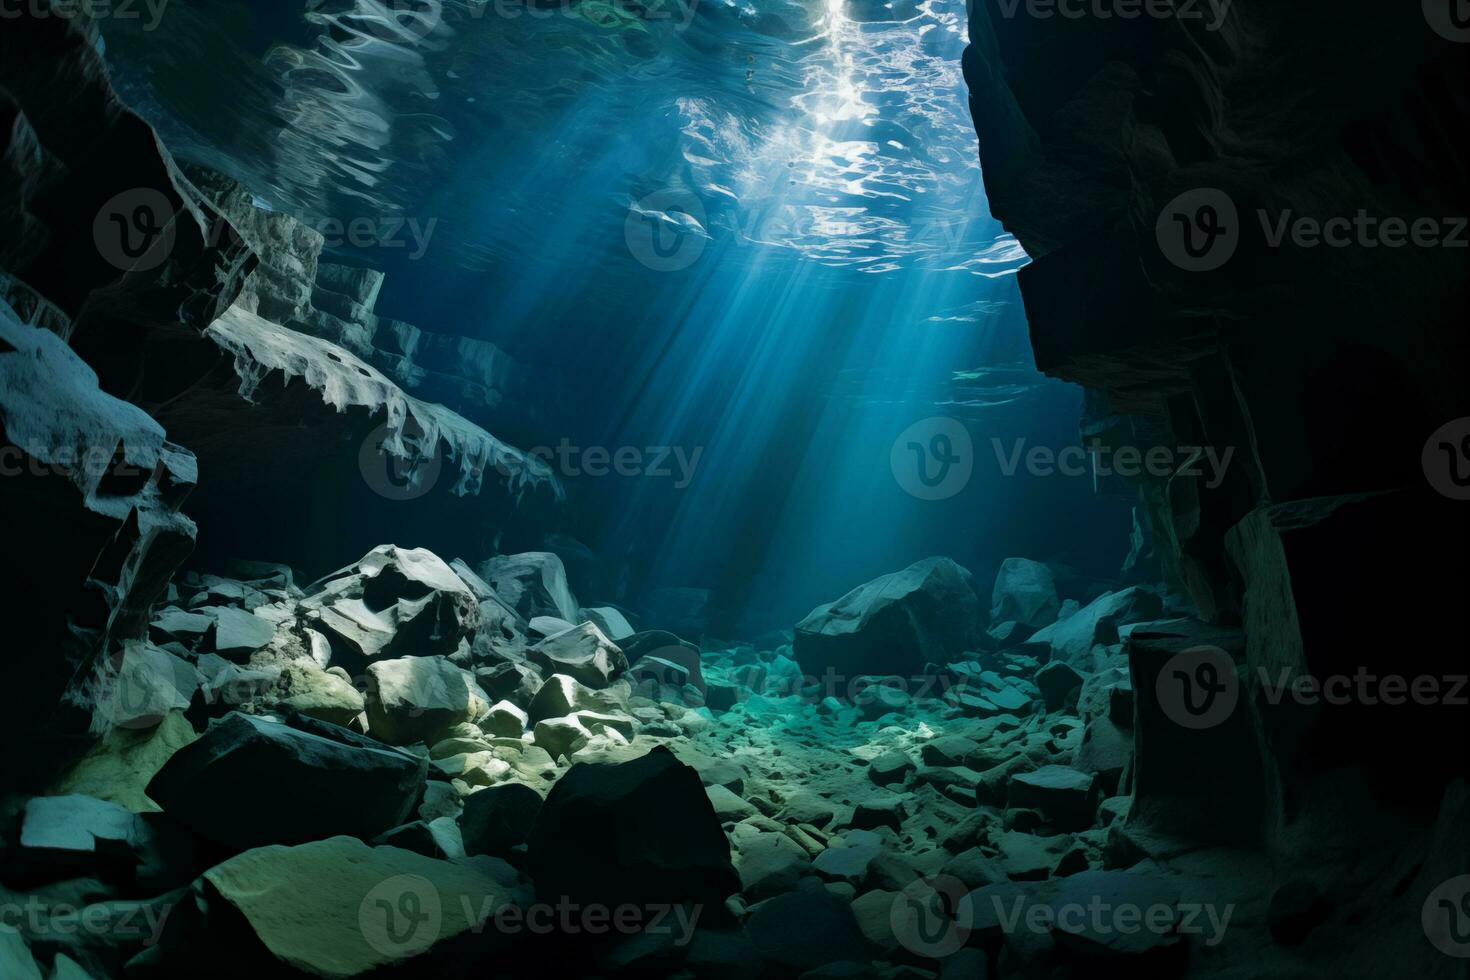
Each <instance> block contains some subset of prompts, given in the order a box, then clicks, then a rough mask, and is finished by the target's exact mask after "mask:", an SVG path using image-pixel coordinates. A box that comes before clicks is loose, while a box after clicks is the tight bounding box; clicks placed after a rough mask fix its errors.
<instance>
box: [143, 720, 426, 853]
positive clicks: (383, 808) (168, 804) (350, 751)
mask: <svg viewBox="0 0 1470 980" xmlns="http://www.w3.org/2000/svg"><path fill="white" fill-rule="evenodd" d="M295 724H299V725H301V726H302V727H300V728H297V727H289V726H287V725H284V724H280V723H278V722H272V721H266V720H264V719H261V718H254V717H250V716H248V715H242V714H238V713H234V714H230V715H228V716H226V717H225V718H224V719H223V720H221V721H218V722H216V723H215V724H213V725H211V726H210V728H209V730H208V731H206V732H205V733H204V734H203V735H202V736H200V738H199V739H198V740H197V741H195V742H193V743H191V744H189V745H187V746H185V747H184V748H182V749H180V750H179V751H178V752H176V753H175V754H174V755H173V757H172V758H170V759H169V761H168V762H167V764H165V765H164V767H163V768H162V769H161V770H160V771H159V772H158V774H157V775H156V776H154V777H153V779H152V781H151V782H149V784H148V796H149V797H150V798H152V799H153V800H155V801H157V802H158V804H159V805H160V806H162V807H163V809H164V810H165V811H166V812H167V813H168V814H169V815H170V816H171V817H173V818H175V819H177V820H179V821H180V822H181V823H183V824H184V825H185V826H187V827H189V828H190V829H191V830H193V831H194V832H195V833H197V834H199V835H200V836H201V837H204V838H206V839H208V840H211V841H214V842H216V843H218V844H221V845H224V846H226V847H232V848H248V847H258V846H261V845H264V844H296V843H301V842H304V841H310V840H321V839H323V838H326V837H331V836H333V835H335V834H350V835H352V836H354V837H358V838H361V839H365V840H370V839H372V838H373V837H376V836H377V835H378V834H380V833H382V832H383V831H385V830H388V829H390V828H392V827H396V826H398V825H400V824H402V823H404V822H406V818H407V817H408V816H409V814H410V813H411V812H412V810H413V808H414V807H415V806H416V805H417V804H418V801H419V798H420V797H421V796H422V795H423V791H424V780H425V774H426V772H427V770H428V761H427V760H426V759H417V758H414V757H413V756H410V755H408V754H407V753H404V752H401V751H399V750H397V749H393V748H390V747H388V746H386V745H383V744H381V743H377V742H374V741H373V740H372V739H368V738H365V737H363V736H360V735H355V734H353V733H352V732H349V731H347V730H346V729H343V728H338V727H337V726H335V725H331V724H328V723H326V722H320V721H314V720H311V719H297V720H296V721H295Z"/></svg>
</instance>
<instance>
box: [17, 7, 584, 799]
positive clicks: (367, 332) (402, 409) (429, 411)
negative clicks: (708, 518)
mask: <svg viewBox="0 0 1470 980" xmlns="http://www.w3.org/2000/svg"><path fill="white" fill-rule="evenodd" d="M99 43H100V42H99V41H98V38H97V34H96V31H95V29H94V28H93V27H91V26H90V25H89V24H88V22H87V21H86V20H85V19H84V18H81V17H78V16H59V15H58V14H57V12H56V11H55V10H54V9H52V8H50V7H49V6H45V5H32V6H30V7H28V8H27V9H26V10H25V11H24V12H16V13H14V15H13V16H7V17H6V18H5V20H4V26H3V29H0V514H3V516H4V526H5V529H6V533H7V543H8V545H9V549H8V550H9V554H10V560H8V561H6V562H4V563H0V564H3V567H4V572H3V573H0V619H3V620H4V621H5V622H6V623H7V624H8V625H9V628H10V630H11V632H12V636H14V637H17V638H23V639H18V640H17V642H18V643H19V644H20V645H21V646H22V647H23V649H20V650H17V651H16V653H17V656H16V657H15V658H14V663H15V669H14V673H13V674H12V676H11V677H10V683H11V685H12V690H16V691H21V692H24V695H23V696H22V697H20V698H16V699H14V700H13V704H12V706H11V708H10V709H9V710H7V711H6V712H5V713H4V714H3V717H0V733H4V734H6V735H19V734H20V733H22V732H24V733H26V735H27V736H28V737H30V738H31V739H33V740H35V742H36V744H38V748H37V749H36V750H34V751H32V752H28V753H26V754H25V755H24V757H22V758H17V759H15V760H14V764H13V765H10V766H7V767H6V771H5V773H4V774H3V779H0V781H3V782H4V783H5V784H6V785H7V786H8V785H11V784H17V785H24V784H30V785H34V784H36V783H38V782H41V781H44V780H45V779H46V777H47V775H48V774H49V773H50V772H51V771H54V770H55V769H56V768H57V767H58V766H60V765H62V764H64V763H65V761H66V759H67V758H69V757H70V756H71V755H73V754H74V753H76V752H79V751H81V750H82V749H84V748H85V747H86V745H87V744H89V743H90V741H91V739H93V738H94V737H95V736H96V735H97V734H98V732H97V731H96V726H95V724H94V723H93V718H92V717H91V714H92V704H91V698H90V696H89V692H90V691H91V690H93V689H94V688H95V687H96V686H97V685H98V684H100V683H106V678H107V677H108V676H109V674H110V673H115V672H116V671H117V670H118V669H120V668H121V665H122V650H123V649H124V648H125V646H126V644H128V643H129V642H130V641H134V640H138V639H141V638H142V637H143V636H144V634H145V632H146V626H147V619H148V614H149V610H150V607H152V606H153V605H154V604H155V603H156V602H158V601H160V600H161V599H163V598H165V596H166V595H167V591H168V589H169V586H170V580H171V578H172V576H173V575H174V573H175V571H176V570H177V569H178V568H179V567H180V565H181V564H182V563H183V562H185V561H186V560H187V559H188V558H189V556H190V554H191V552H192V551H193V550H194V548H195V545H196V541H197V540H198V539H200V538H201V537H202V538H203V539H204V540H205V542H206V547H207V548H208V549H209V550H210V553H211V554H212V555H213V556H215V557H216V558H217V559H218V558H221V556H224V555H228V556H230V557H240V555H241V554H242V553H244V552H246V551H247V546H248V551H250V552H253V553H254V554H256V555H264V556H269V557H272V558H285V559H287V560H300V559H302V558H303V554H302V553H301V549H300V548H298V547H296V545H298V544H299V543H301V542H305V543H306V545H305V546H306V547H308V548H309V547H311V546H318V552H317V553H318V558H317V560H318V561H323V560H324V561H327V562H335V561H336V560H337V559H338V558H339V557H340V555H341V554H342V553H347V552H348V551H350V549H352V548H354V547H359V543H360V539H363V538H364V536H365V535H368V534H369V533H370V532H369V531H368V530H367V529H366V528H367V527H369V526H371V525H372V521H371V520H368V519H361V520H359V518H362V515H363V514H367V513H370V511H369V510H368V508H370V507H377V508H379V509H380V511H381V510H384V509H391V513H392V515H393V518H394V522H393V526H395V527H398V528H401V529H403V530H405V532H406V533H417V532H418V531H425V534H427V531H426V529H428V528H431V527H434V528H438V533H439V534H440V535H441V536H442V537H445V538H446V539H447V540H455V541H459V542H466V541H468V540H469V539H471V538H472V537H473V533H472V532H473V531H475V530H477V529H478V524H475V523H472V522H475V521H480V520H482V519H483V516H484V515H485V514H487V513H488V514H492V515H499V517H500V518H501V519H502V520H508V519H509V517H508V515H511V514H513V513H515V505H516V499H517V497H518V496H526V495H527V494H529V493H534V492H536V491H538V490H539V491H541V493H540V496H541V497H542V498H544V499H545V500H550V501H552V502H553V503H554V501H555V500H556V499H557V498H559V496H560V489H559V487H558V485H557V481H556V480H555V478H554V476H553V475H552V474H551V472H550V470H549V467H547V466H546V465H545V463H544V462H542V461H541V460H539V459H536V458H533V457H529V456H527V455H526V454H524V453H522V452H521V451H519V450H517V449H515V448H514V447H513V446H512V445H510V444H509V443H507V442H503V441H501V440H500V439H498V438H496V437H495V436H494V435H492V434H491V433H490V432H489V431H487V430H486V429H485V428H483V427H482V425H483V424H488V423H489V422H491V421H503V420H512V421H513V422H514V424H515V425H517V426H519V427H520V428H523V429H531V428H534V427H535V426H536V425H538V424H544V419H541V418H540V417H539V416H537V414H536V412H535V410H534V409H530V408H528V407H526V399H525V398H523V396H524V395H526V394H527V393H528V392H529V391H531V390H533V389H534V390H536V391H543V392H551V391H553V390H554V387H555V385H554V381H553V380H550V379H542V378H537V377H534V376H532V375H530V374H529V373H528V372H527V371H526V370H525V369H524V366H523V365H519V364H517V363H515V362H513V361H511V360H510V359H508V358H506V357H505V356H504V355H503V354H502V353H501V352H500V351H498V350H496V349H495V348H494V347H493V345H489V344H478V345H476V344H475V343H474V342H461V341H455V340H453V339H450V340H444V339H442V338H436V337H434V336H432V335H429V334H427V333H425V332H423V331H419V330H417V328H415V327H413V326H412V325H409V324H403V323H399V322H397V321H391V322H389V321H383V320H381V319H380V318H378V317H376V316H375V315H374V314H373V312H372V306H373V303H372V300H373V299H374V298H375V296H376V292H377V287H378V286H380V285H381V276H376V275H375V274H373V273H371V272H367V271H364V270H353V269H346V268H343V267H340V266H335V265H331V264H330V263H326V262H320V261H319V259H320V251H321V241H320V236H316V238H315V240H313V237H312V236H313V235H314V233H313V232H310V231H309V230H307V229H305V228H303V227H301V226H300V225H299V224H298V223H296V222H295V221H294V220H292V219H289V218H284V217H280V218H276V217H274V216H271V215H268V214H266V213H264V212H261V211H259V210H257V209H255V208H254V207H253V205H251V204H250V201H249V197H248V194H245V192H243V190H242V189H240V188H238V187H237V186H235V185H232V184H231V183H230V182H228V181H224V180H221V179H218V178H216V177H215V176H213V175H211V174H208V173H207V172H202V171H189V172H186V171H185V169H184V168H182V167H181V166H179V165H178V164H176V163H175V161H174V160H173V159H172V158H171V156H170V155H169V153H168V151H167V150H166V149H165V148H164V147H163V146H162V145H161V144H160V143H159V141H158V139H157V137H156V135H155V133H154V132H153V130H152V129H151V128H150V127H149V126H148V124H147V123H145V122H144V121H143V120H142V119H141V118H139V117H138V116H137V115H135V114H134V113H132V112H131V111H129V110H128V109H127V108H126V107H125V106H124V105H122V104H121V102H119V100H118V99H117V97H116V95H115V94H114V92H113V88H112V85H111V82H110V80H109V78H108V75H107V70H106V67H105V65H104V62H103V59H102V56H101V54H100V52H99ZM375 338H376V340H377V343H376V345H375V344H374V340H375ZM419 395H422V396H423V397H422V398H421V397H419ZM431 398H432V399H434V400H433V401H430V400H428V399H431ZM441 401H452V402H455V403H456V405H457V406H458V407H460V408H462V409H463V410H464V413H465V414H460V413H459V412H457V411H455V410H454V409H453V408H450V407H446V406H445V405H443V404H440V403H439V402H441ZM375 468H378V469H381V470H382V473H381V474H380V476H381V479H379V480H377V481H376V483H375V481H374V474H375V472H376V470H375ZM323 474H326V475H328V476H330V479H320V480H319V479H318V478H319V477H321V476H322V475H323ZM314 481H317V482H314ZM308 491H314V493H315V496H312V493H310V492H308ZM507 491H508V492H507ZM482 492H483V496H477V495H480V494H481V493H482ZM323 494H327V495H328V496H327V497H326V498H325V499H324V498H323ZM186 499H187V500H188V502H189V505H190V506H189V507H188V511H190V512H191V513H186V512H185V506H184V505H185V502H186ZM477 500H478V503H476V502H475V501H477ZM354 501H357V502H359V503H360V504H361V507H360V509H359V511H357V512H354V511H353V510H352V509H351V508H352V507H353V506H354V503H353V502H354ZM195 517H197V518H198V523H196V520H195ZM378 526H381V522H379V524H378ZM201 527H202V528H203V530H202V531H201V530H200V528H201ZM211 529H215V530H217V531H218V532H219V533H218V534H216V535H215V536H214V537H213V538H211V537H210V535H211ZM354 535H355V536H354ZM425 540H427V537H426V538H425ZM372 543H379V542H376V541H373V542H372ZM415 543H419V542H415ZM429 543H433V542H432V541H429ZM368 546H371V545H368ZM446 550H450V549H446ZM353 553H355V552H353ZM323 554H325V555H327V556H328V557H326V558H324V559H323V558H321V557H320V556H321V555H323ZM301 563H302V565H303V566H306V567H310V566H309V563H308V562H306V561H304V560H303V561H302V562H301Z"/></svg>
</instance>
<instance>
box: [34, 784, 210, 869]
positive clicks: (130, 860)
mask: <svg viewBox="0 0 1470 980" xmlns="http://www.w3.org/2000/svg"><path fill="white" fill-rule="evenodd" d="M178 831H179V828H178V827H177V826H173V825H171V824H170V823H169V822H168V821H167V818H164V817H160V816H158V815H157V814H148V815H143V814H136V813H133V812H131V811H129V810H128V809H126V808H125V807H122V806H119V805H118V804H116V803H112V802H109V801H107V800H99V799H97V798H95V797H91V796H84V795H82V794H77V793H72V794H67V795H65V796H36V797H32V798H31V799H29V800H27V801H26V804H25V809H24V812H23V814H22V817H21V824H20V841H19V846H18V847H13V848H12V849H11V850H10V852H9V853H8V855H7V857H6V879H7V882H10V883H15V882H17V881H19V882H23V883H40V882H44V881H55V880H59V879H63V878H88V877H93V878H102V879H104V880H108V881H113V882H117V883H120V884H123V885H124V887H127V888H130V889H140V890H152V889H157V890H163V889H166V888H175V887H178V886H179V885H181V884H185V883H187V882H188V880H189V878H191V877H192V876H193V871H194V868H193V851H192V847H191V846H190V841H189V837H188V835H187V834H180V833H179V832H178ZM150 893H151V891H150Z"/></svg>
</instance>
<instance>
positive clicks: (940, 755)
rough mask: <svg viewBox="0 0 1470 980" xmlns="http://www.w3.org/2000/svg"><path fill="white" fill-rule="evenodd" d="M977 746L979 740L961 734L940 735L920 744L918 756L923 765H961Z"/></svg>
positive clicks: (976, 749) (978, 745)
mask: <svg viewBox="0 0 1470 980" xmlns="http://www.w3.org/2000/svg"><path fill="white" fill-rule="evenodd" d="M979 748H980V743H979V742H976V741H975V740H974V739H970V738H965V737H964V736H963V735H941V736H939V737H938V738H933V739H930V740H929V741H927V742H925V743H924V744H923V745H922V746H920V748H919V757H920V758H922V759H923V760H924V764H925V765H930V766H962V765H965V764H966V760H968V759H969V758H970V756H971V755H972V754H973V753H974V752H976V751H978V750H979Z"/></svg>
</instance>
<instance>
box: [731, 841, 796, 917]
mask: <svg viewBox="0 0 1470 980" xmlns="http://www.w3.org/2000/svg"><path fill="white" fill-rule="evenodd" d="M811 864H812V859H811V857H810V855H808V854H807V852H806V851H804V850H803V849H802V848H801V846H800V845H799V844H797V843H796V842H795V841H793V840H792V839H791V838H790V837H787V836H786V835H785V834H777V833H760V834H756V835H754V836H753V837H748V838H746V839H744V840H742V841H741V842H740V853H739V855H738V859H737V861H736V867H737V869H738V870H739V872H740V887H741V892H742V893H743V894H744V895H745V896H746V897H747V898H749V899H750V900H752V901H760V900H761V899H764V898H770V897H771V896H772V895H778V894H780V893H782V892H789V891H791V890H792V889H793V888H795V887H796V884H797V882H798V881H800V880H801V879H802V877H804V876H805V875H806V874H807V873H808V872H809V870H810V868H811Z"/></svg>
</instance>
